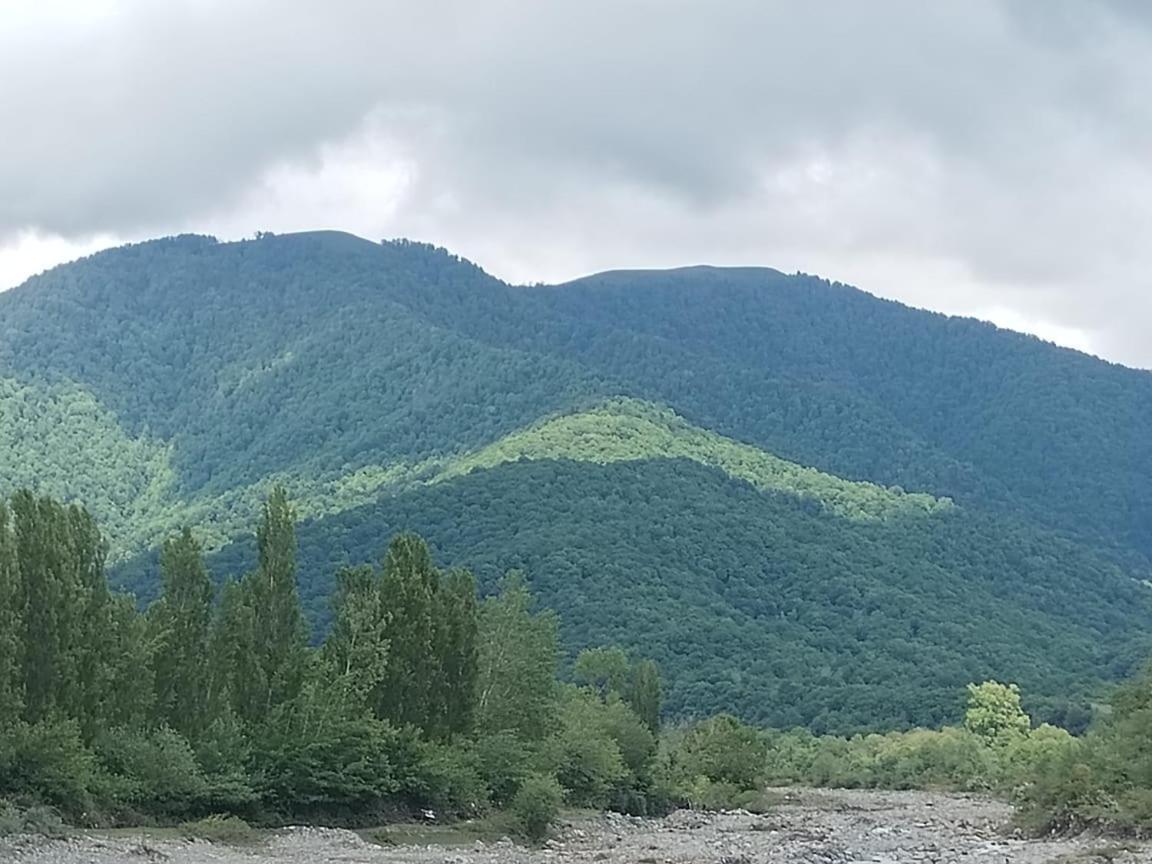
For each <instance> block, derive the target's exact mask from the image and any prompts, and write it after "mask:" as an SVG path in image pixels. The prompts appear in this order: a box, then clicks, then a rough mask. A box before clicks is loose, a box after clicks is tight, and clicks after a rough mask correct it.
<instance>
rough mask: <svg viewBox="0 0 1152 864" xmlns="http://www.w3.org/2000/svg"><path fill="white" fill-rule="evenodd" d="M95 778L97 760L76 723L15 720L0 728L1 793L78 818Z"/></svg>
mask: <svg viewBox="0 0 1152 864" xmlns="http://www.w3.org/2000/svg"><path fill="white" fill-rule="evenodd" d="M95 781H96V766H95V759H94V758H93V755H92V752H91V751H90V750H88V748H86V747H85V746H84V744H83V742H82V741H81V739H80V730H79V727H78V726H77V725H76V723H74V722H72V721H67V722H59V723H49V722H45V723H36V724H31V725H30V724H27V723H17V724H15V725H14V726H11V727H9V728H8V729H6V730H4V731H3V732H2V733H0V795H9V796H22V797H27V798H30V799H32V800H35V801H43V802H45V803H48V804H52V805H55V806H56V807H58V808H60V810H61V811H63V812H64V813H66V814H68V815H70V816H77V817H78V816H81V815H82V814H83V813H84V811H85V810H86V809H87V808H88V806H89V804H90V792H91V790H92V788H93V786H94V784H95Z"/></svg>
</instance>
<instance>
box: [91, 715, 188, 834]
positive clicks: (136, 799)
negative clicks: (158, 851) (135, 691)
mask: <svg viewBox="0 0 1152 864" xmlns="http://www.w3.org/2000/svg"><path fill="white" fill-rule="evenodd" d="M96 750H97V755H98V757H99V760H100V764H101V767H102V768H103V769H104V770H105V772H107V775H108V777H107V779H106V781H105V789H106V791H107V792H108V793H109V794H110V795H111V796H112V797H114V798H116V799H118V800H119V801H120V802H121V803H125V804H131V805H133V806H135V807H141V808H145V809H147V810H148V811H149V812H152V813H157V814H162V815H169V816H179V815H183V814H186V813H190V812H193V811H195V810H197V809H198V808H200V807H202V806H203V801H204V798H205V796H206V794H207V792H208V783H207V781H206V780H205V778H204V775H203V772H201V770H200V765H199V763H198V762H197V761H196V754H195V753H194V752H193V750H192V747H191V746H190V745H189V744H188V742H187V741H186V740H185V739H184V737H183V736H181V735H180V733H178V732H175V731H173V730H172V729H169V728H167V727H162V728H160V729H156V730H153V731H151V732H137V731H131V730H126V729H117V730H113V731H110V732H108V733H107V734H105V735H102V736H101V737H100V738H99V739H98V740H97V742H96Z"/></svg>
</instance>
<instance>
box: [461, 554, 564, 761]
mask: <svg viewBox="0 0 1152 864" xmlns="http://www.w3.org/2000/svg"><path fill="white" fill-rule="evenodd" d="M532 604H533V601H532V595H531V594H530V593H529V592H528V588H527V587H526V585H525V584H524V579H523V577H522V576H521V575H520V574H517V573H511V574H509V575H508V576H507V577H506V578H505V580H504V583H503V585H502V586H501V590H500V594H499V595H498V596H496V597H490V598H488V599H487V600H485V601H484V604H483V606H482V607H481V610H480V650H479V673H478V677H477V689H476V693H477V696H476V725H477V728H478V729H479V730H480V731H481V732H482V733H486V734H495V733H499V732H515V733H516V734H518V735H520V736H521V737H523V738H525V739H528V740H539V739H541V738H543V737H544V736H545V735H546V734H547V733H548V732H549V731H550V729H551V728H552V727H553V726H554V725H555V721H556V666H557V662H558V660H559V640H558V634H557V622H556V616H555V614H554V613H552V612H550V611H545V612H534V611H533V608H532Z"/></svg>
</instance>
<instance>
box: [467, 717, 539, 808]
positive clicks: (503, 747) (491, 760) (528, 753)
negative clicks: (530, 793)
mask: <svg viewBox="0 0 1152 864" xmlns="http://www.w3.org/2000/svg"><path fill="white" fill-rule="evenodd" d="M470 747H471V750H472V753H473V754H474V755H475V757H476V768H477V771H479V773H480V777H481V779H482V780H483V782H484V785H485V786H486V787H487V789H488V793H489V797H490V799H491V801H492V803H493V804H495V805H496V806H499V807H502V806H505V805H507V804H508V803H509V802H511V800H512V798H513V796H514V795H515V794H516V790H518V789H519V788H520V787H521V786H522V785H523V784H524V781H525V780H527V779H528V778H529V777H531V776H532V774H533V768H534V766H535V763H536V762H537V761H538V757H539V754H537V753H535V752H533V748H532V746H530V744H529V743H528V742H526V741H523V740H521V739H520V738H519V737H517V735H516V733H514V732H497V733H495V734H492V735H482V736H480V737H479V738H477V739H476V740H475V741H473V742H471V744H470Z"/></svg>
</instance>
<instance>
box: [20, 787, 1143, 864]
mask: <svg viewBox="0 0 1152 864" xmlns="http://www.w3.org/2000/svg"><path fill="white" fill-rule="evenodd" d="M781 791H782V798H783V800H782V803H781V804H780V805H779V806H778V807H777V808H776V809H775V810H774V811H773V812H771V813H770V814H768V815H765V816H754V815H751V814H749V813H741V812H736V813H722V814H701V813H692V812H687V811H681V812H677V813H673V814H672V815H670V816H668V817H667V818H664V819H633V818H629V817H624V816H616V815H607V816H596V817H587V818H580V819H576V820H574V821H572V822H569V823H567V824H566V825H565V826H564V828H563V829H562V831H561V832H560V835H559V837H558V839H557V840H554V841H552V842H550V843H549V844H548V846H547V847H546V848H543V849H535V850H532V849H525V848H522V847H519V846H516V845H514V844H512V843H510V842H508V841H506V840H503V841H500V842H496V843H482V842H479V841H472V842H470V843H468V845H465V846H462V847H461V846H455V847H451V846H446V845H415V844H412V845H396V846H379V845H376V844H375V843H372V842H369V841H368V840H366V839H364V837H362V836H361V835H359V834H356V833H354V832H351V831H342V830H333V829H319V828H289V829H285V830H284V831H279V832H276V833H274V834H273V835H272V836H271V837H269V838H268V839H267V840H266V841H265V842H263V843H261V844H259V845H256V846H249V847H228V846H218V845H213V844H209V843H203V842H188V841H183V840H178V839H170V838H162V837H145V836H137V837H133V836H125V835H123V834H120V835H118V836H107V835H99V834H89V835H85V836H80V837H74V838H71V839H68V840H53V841H49V840H42V839H32V838H14V839H9V840H7V841H0V862H4V864H8V862H12V864H113V862H116V864H121V862H171V864H321V862H342V864H543V862H555V864H567V862H572V864H575V862H605V864H689V862H691V864H840V862H872V864H905V862H938V864H1002V862H1020V864H1057V862H1060V864H1093V862H1100V864H1103V862H1115V864H1128V862H1138V861H1139V862H1150V864H1152V846H1149V845H1146V844H1128V843H1119V842H1116V841H1110V840H1107V839H1102V838H1090V837H1078V838H1072V839H1068V838H1052V839H1046V840H1024V839H1021V838H1019V837H1016V836H1014V835H1013V832H1012V830H1011V827H1010V824H1009V820H1010V818H1011V809H1010V808H1009V807H1008V806H1007V805H1005V804H1003V803H1000V802H997V801H992V800H988V799H985V798H980V797H969V796H963V795H938V794H931V793H924V792H872V791H833V790H781ZM397 836H403V834H402V833H400V832H398V833H397ZM456 836H457V839H458V835H456ZM445 839H447V836H446V837H445Z"/></svg>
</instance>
